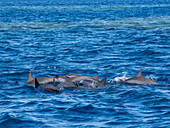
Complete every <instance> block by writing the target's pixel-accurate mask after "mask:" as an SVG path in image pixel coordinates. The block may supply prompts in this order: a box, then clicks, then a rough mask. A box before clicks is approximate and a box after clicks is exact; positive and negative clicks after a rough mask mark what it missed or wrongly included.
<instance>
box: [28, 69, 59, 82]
mask: <svg viewBox="0 0 170 128" xmlns="http://www.w3.org/2000/svg"><path fill="white" fill-rule="evenodd" d="M36 79H37V80H38V82H39V83H40V84H47V83H51V82H53V79H55V81H57V82H61V81H60V80H59V78H53V77H41V78H36ZM25 83H26V84H35V78H34V77H33V76H32V74H31V72H30V73H29V74H28V76H27V80H26V82H25Z"/></svg>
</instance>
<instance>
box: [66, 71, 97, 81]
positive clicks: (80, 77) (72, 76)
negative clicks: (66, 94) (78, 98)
mask: <svg viewBox="0 0 170 128" xmlns="http://www.w3.org/2000/svg"><path fill="white" fill-rule="evenodd" d="M66 77H67V79H69V80H70V81H72V82H82V81H83V80H84V79H93V80H97V78H98V77H99V76H93V77H90V76H83V75H79V74H74V73H72V74H67V75H66Z"/></svg>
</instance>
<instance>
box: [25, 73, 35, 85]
mask: <svg viewBox="0 0 170 128" xmlns="http://www.w3.org/2000/svg"><path fill="white" fill-rule="evenodd" d="M33 79H34V77H33V76H32V74H31V72H30V73H29V74H28V76H27V81H26V82H25V83H28V82H29V81H31V80H33Z"/></svg>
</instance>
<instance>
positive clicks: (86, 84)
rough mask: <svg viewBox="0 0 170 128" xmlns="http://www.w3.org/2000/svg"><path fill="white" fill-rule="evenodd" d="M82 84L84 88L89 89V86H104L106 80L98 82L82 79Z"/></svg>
mask: <svg viewBox="0 0 170 128" xmlns="http://www.w3.org/2000/svg"><path fill="white" fill-rule="evenodd" d="M82 84H83V85H84V86H87V87H90V86H105V84H106V78H104V79H102V80H101V81H99V80H93V79H84V80H83V81H82Z"/></svg>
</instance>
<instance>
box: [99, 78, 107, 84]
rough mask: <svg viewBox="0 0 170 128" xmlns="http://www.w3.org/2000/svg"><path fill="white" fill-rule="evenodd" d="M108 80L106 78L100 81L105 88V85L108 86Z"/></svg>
mask: <svg viewBox="0 0 170 128" xmlns="http://www.w3.org/2000/svg"><path fill="white" fill-rule="evenodd" d="M106 79H107V78H104V79H102V80H101V81H100V83H101V84H102V86H105V84H106Z"/></svg>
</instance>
